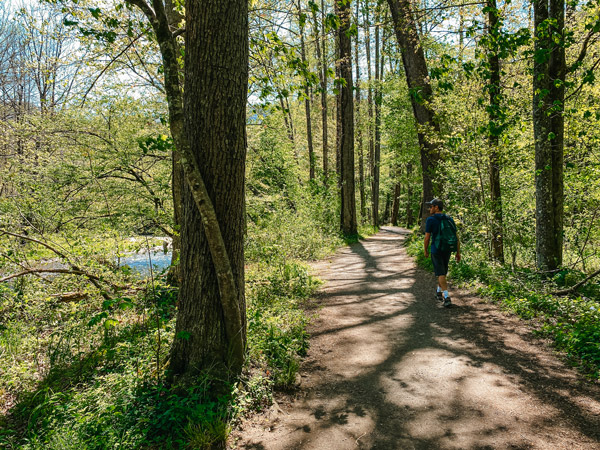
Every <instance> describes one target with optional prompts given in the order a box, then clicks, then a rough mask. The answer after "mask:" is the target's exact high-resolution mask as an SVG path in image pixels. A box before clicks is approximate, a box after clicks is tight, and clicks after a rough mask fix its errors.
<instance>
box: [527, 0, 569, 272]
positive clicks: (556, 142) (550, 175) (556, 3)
mask: <svg viewBox="0 0 600 450" xmlns="http://www.w3.org/2000/svg"><path fill="white" fill-rule="evenodd" d="M533 3H534V5H533V6H534V23H535V59H534V67H533V130H534V137H535V187H536V262H537V267H538V269H539V270H542V271H553V270H556V269H557V268H558V267H560V265H561V264H562V241H563V237H562V234H563V195H564V193H563V189H564V188H563V148H564V119H563V111H564V79H565V71H566V68H565V51H564V46H563V44H564V14H565V13H564V0H536V1H534V2H533ZM549 19H550V22H551V24H550V26H548V22H549ZM552 22H553V23H552ZM554 36H560V38H561V39H560V42H559V43H558V44H556V43H554V40H553V37H554ZM548 51H549V53H548Z"/></svg>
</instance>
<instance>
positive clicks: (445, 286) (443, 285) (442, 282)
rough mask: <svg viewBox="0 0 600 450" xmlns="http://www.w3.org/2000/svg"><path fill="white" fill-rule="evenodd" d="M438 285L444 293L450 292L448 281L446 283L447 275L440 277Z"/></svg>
mask: <svg viewBox="0 0 600 450" xmlns="http://www.w3.org/2000/svg"><path fill="white" fill-rule="evenodd" d="M438 285H439V286H440V289H441V290H442V291H447V290H448V281H446V275H440V276H439V277H438Z"/></svg>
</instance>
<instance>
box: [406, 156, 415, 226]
mask: <svg viewBox="0 0 600 450" xmlns="http://www.w3.org/2000/svg"><path fill="white" fill-rule="evenodd" d="M412 172H413V165H412V163H411V162H409V163H407V164H406V179H407V180H408V183H407V188H406V226H407V227H408V228H411V227H412V226H413V223H414V220H415V218H414V216H413V208H412V198H413V185H412V182H411V177H412Z"/></svg>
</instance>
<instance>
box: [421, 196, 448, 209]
mask: <svg viewBox="0 0 600 450" xmlns="http://www.w3.org/2000/svg"><path fill="white" fill-rule="evenodd" d="M425 204H426V205H427V206H437V207H438V208H439V209H440V211H443V209H444V202H443V201H441V200H440V199H439V198H434V199H433V200H431V201H429V202H426V203H425Z"/></svg>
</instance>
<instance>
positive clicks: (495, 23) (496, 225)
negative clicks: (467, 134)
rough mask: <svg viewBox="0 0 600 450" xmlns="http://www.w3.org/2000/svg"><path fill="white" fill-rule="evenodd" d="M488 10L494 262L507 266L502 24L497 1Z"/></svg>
mask: <svg viewBox="0 0 600 450" xmlns="http://www.w3.org/2000/svg"><path fill="white" fill-rule="evenodd" d="M486 6H487V10H488V37H489V45H490V48H489V49H488V65H489V73H490V78H489V81H488V83H489V85H488V90H489V98H490V107H489V108H488V119H489V123H490V126H489V129H488V143H489V148H490V155H489V174H490V199H491V210H492V227H491V228H492V229H491V231H492V257H493V258H494V260H495V261H498V262H499V263H501V264H504V243H503V234H504V233H503V220H502V192H501V190H500V155H499V154H498V144H499V137H500V136H499V133H500V123H499V121H500V108H501V107H502V106H501V105H500V101H501V95H502V93H501V91H500V89H501V86H500V57H499V52H500V48H499V45H500V43H499V37H500V21H499V17H498V9H497V7H496V0H488V1H487V5H486Z"/></svg>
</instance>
